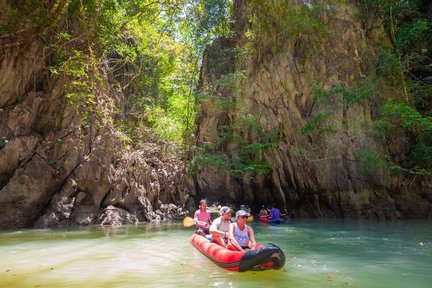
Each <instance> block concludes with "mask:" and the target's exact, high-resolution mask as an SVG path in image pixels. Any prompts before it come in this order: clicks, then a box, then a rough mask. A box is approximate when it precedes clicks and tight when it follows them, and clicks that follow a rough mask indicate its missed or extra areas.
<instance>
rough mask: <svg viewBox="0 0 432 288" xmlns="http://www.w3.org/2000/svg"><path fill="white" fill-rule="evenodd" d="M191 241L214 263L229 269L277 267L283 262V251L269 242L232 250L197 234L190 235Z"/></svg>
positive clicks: (281, 265) (240, 270)
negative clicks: (254, 247) (253, 248)
mask: <svg viewBox="0 0 432 288" xmlns="http://www.w3.org/2000/svg"><path fill="white" fill-rule="evenodd" d="M191 242H192V245H193V246H195V248H197V249H198V250H199V251H200V252H201V253H203V254H204V255H205V256H207V258H209V259H210V260H212V261H213V262H214V263H215V264H216V265H218V266H219V267H221V268H224V269H227V270H229V271H238V272H244V271H248V270H254V271H256V270H267V269H279V268H281V267H283V265H284V264H285V255H284V253H283V252H282V250H281V249H280V248H279V247H277V246H276V245H274V244H271V243H268V244H265V245H258V248H257V249H256V250H248V251H232V250H229V249H227V248H225V247H222V246H220V245H218V244H215V243H211V242H210V241H209V240H207V239H206V238H205V237H202V236H200V235H198V234H193V235H192V237H191Z"/></svg>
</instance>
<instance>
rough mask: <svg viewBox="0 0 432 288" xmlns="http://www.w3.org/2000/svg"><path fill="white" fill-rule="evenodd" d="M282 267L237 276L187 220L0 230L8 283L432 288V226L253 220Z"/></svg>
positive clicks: (0, 282)
mask: <svg viewBox="0 0 432 288" xmlns="http://www.w3.org/2000/svg"><path fill="white" fill-rule="evenodd" d="M252 226H253V228H254V230H255V233H256V238H257V240H258V242H261V243H266V242H272V243H275V244H277V245H278V246H279V247H281V248H282V250H283V251H284V253H285V255H286V258H287V262H286V264H285V267H284V268H283V269H281V270H271V271H264V272H246V273H233V272H228V271H225V270H223V269H221V268H219V267H217V266H216V265H215V264H213V263H212V262H211V261H210V260H208V259H207V258H206V257H204V256H203V255H202V254H201V253H199V252H198V251H197V250H196V249H195V248H194V247H193V246H192V245H191V244H190V243H189V236H190V234H191V233H192V231H193V229H185V228H183V227H182V225H181V223H168V224H143V225H139V226H127V227H120V228H103V227H86V228H69V229H47V230H8V231H0V287H245V288H246V287H247V288H251V287H432V222H431V221H401V222H364V221H363V222H347V221H295V222H291V223H289V224H288V225H286V224H284V225H272V226H270V225H268V224H261V223H254V224H253V225H252Z"/></svg>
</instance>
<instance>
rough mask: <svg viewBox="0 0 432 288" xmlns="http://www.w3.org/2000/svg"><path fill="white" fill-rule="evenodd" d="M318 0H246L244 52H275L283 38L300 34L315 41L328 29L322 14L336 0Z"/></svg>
mask: <svg viewBox="0 0 432 288" xmlns="http://www.w3.org/2000/svg"><path fill="white" fill-rule="evenodd" d="M326 2H327V3H321V2H320V1H317V2H314V4H313V5H312V4H310V3H309V5H303V4H298V3H297V1H291V0H290V1H275V0H271V1H260V0H252V1H250V3H249V5H248V8H249V11H248V12H247V13H248V14H249V15H250V16H249V22H250V23H251V25H250V29H249V30H248V31H247V32H246V37H247V38H248V39H249V43H248V44H247V46H246V47H245V48H244V49H245V50H246V51H247V53H249V54H253V55H255V56H261V55H264V54H265V53H268V52H270V53H273V54H274V53H276V52H278V51H279V50H280V49H281V48H282V47H283V45H284V43H285V42H286V41H287V39H292V38H294V37H302V39H304V40H305V39H306V40H308V41H309V42H310V43H311V44H315V45H316V44H318V43H319V41H320V40H321V39H322V38H323V36H324V35H326V33H327V32H328V27H327V26H326V25H325V23H324V21H323V20H322V19H323V15H324V13H325V11H329V8H330V7H331V5H333V4H336V3H337V2H339V1H326Z"/></svg>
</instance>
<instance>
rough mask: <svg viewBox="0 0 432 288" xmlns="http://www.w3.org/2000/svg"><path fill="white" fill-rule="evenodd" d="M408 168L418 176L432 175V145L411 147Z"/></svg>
mask: <svg viewBox="0 0 432 288" xmlns="http://www.w3.org/2000/svg"><path fill="white" fill-rule="evenodd" d="M408 166H409V167H412V169H413V170H414V171H415V172H416V174H422V175H431V174H432V145H423V144H416V145H413V146H411V149H410V152H409V154H408Z"/></svg>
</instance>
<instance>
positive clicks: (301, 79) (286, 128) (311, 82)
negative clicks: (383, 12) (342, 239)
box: [194, 1, 432, 219]
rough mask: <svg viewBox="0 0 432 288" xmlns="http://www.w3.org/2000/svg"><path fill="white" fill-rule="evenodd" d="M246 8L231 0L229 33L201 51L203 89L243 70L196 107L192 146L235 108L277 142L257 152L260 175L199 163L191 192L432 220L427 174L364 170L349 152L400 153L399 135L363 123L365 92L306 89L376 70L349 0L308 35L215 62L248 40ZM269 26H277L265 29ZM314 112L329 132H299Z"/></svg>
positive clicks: (344, 214)
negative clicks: (378, 134)
mask: <svg viewBox="0 0 432 288" xmlns="http://www.w3.org/2000/svg"><path fill="white" fill-rule="evenodd" d="M300 2H301V1H300ZM248 5H249V4H248V1H235V9H236V11H235V13H234V14H235V17H236V19H237V23H238V27H237V30H236V31H237V34H238V37H237V39H235V41H234V40H231V41H229V40H219V41H217V42H215V43H214V44H213V45H212V46H211V47H209V48H208V49H207V51H206V53H205V55H204V60H203V66H202V71H201V89H202V90H203V91H205V90H206V89H209V88H211V87H213V88H214V87H216V86H217V85H218V84H217V83H218V81H219V80H220V79H222V78H223V76H224V75H228V74H229V73H233V72H235V71H244V72H243V73H244V76H245V77H244V79H243V80H241V82H240V84H239V85H240V89H239V92H237V93H219V94H218V96H215V97H210V98H209V100H207V101H206V102H205V103H204V104H203V105H202V110H201V118H200V120H199V124H198V132H197V145H198V146H203V145H204V144H206V143H209V142H210V143H216V142H218V141H219V142H221V136H220V135H221V131H223V130H224V129H226V126H230V127H234V126H235V125H236V124H235V123H236V121H237V120H239V119H240V118H244V117H245V115H246V116H248V115H249V116H253V117H255V119H256V122H257V123H256V124H257V125H259V126H260V127H262V129H263V130H264V131H265V132H266V133H271V132H272V131H278V135H279V137H280V139H279V141H278V142H277V145H273V146H272V147H270V148H268V149H266V150H265V152H264V154H263V156H262V160H265V161H266V162H267V163H269V164H270V169H269V172H268V173H267V174H264V175H257V174H248V175H247V176H248V177H238V176H234V175H232V174H229V173H226V171H225V170H224V168H222V169H221V168H217V167H208V166H200V168H199V170H198V172H197V174H196V177H195V186H194V193H195V194H196V195H200V196H202V197H208V198H210V199H214V200H217V199H223V200H222V201H227V202H233V203H237V204H241V203H244V204H249V205H252V206H254V207H255V208H256V207H258V206H259V205H262V204H275V205H276V206H279V208H282V209H286V210H287V213H289V215H291V216H294V217H314V218H365V219H396V218H429V219H430V218H432V209H431V208H432V202H431V201H432V192H431V189H430V187H431V181H430V179H421V178H417V179H415V178H412V177H408V178H406V177H404V176H400V175H396V176H395V175H392V174H391V173H390V171H389V170H388V169H387V168H385V167H384V166H379V167H376V169H374V170H373V171H365V170H367V169H365V165H367V163H366V164H365V163H364V162H362V161H360V160H359V159H358V157H356V155H358V153H359V152H360V151H373V152H374V153H376V154H380V155H384V154H386V153H389V154H391V155H392V156H393V157H396V158H397V157H399V158H403V157H404V156H403V154H404V152H405V151H404V149H405V148H404V147H405V142H404V137H403V135H401V136H400V138H398V137H399V136H397V137H395V139H392V141H390V142H387V143H384V142H383V141H382V140H376V139H375V138H374V132H373V129H372V128H371V127H372V120H373V119H374V115H375V114H376V105H377V104H376V103H374V101H373V97H371V98H370V99H369V100H365V101H362V102H361V103H360V102H359V103H347V101H344V99H343V98H342V97H343V96H342V95H341V94H337V93H336V94H335V96H334V97H333V98H331V99H330V100H328V101H321V100H320V99H317V97H315V95H314V91H315V88H314V86H319V87H322V88H323V89H324V90H326V91H329V90H331V89H332V88H335V87H356V85H357V83H359V82H360V81H362V80H363V79H366V78H368V77H372V78H373V77H376V63H377V61H378V53H377V51H378V47H376V46H375V45H376V44H377V43H386V40H385V37H384V33H379V31H377V32H375V33H374V34H373V35H372V36H370V37H367V36H366V34H365V31H364V30H363V29H362V26H361V23H360V22H358V20H356V19H357V18H356V13H357V10H356V9H357V8H356V7H355V5H353V4H344V5H343V6H342V7H340V8H338V9H337V10H336V11H333V12H332V13H331V14H329V15H327V16H325V17H324V19H323V21H324V22H325V24H326V26H327V27H328V28H329V29H328V30H327V31H328V32H327V33H326V34H325V35H324V36H323V38H321V39H319V40H318V41H313V40H311V39H310V38H308V37H307V35H302V33H297V34H295V35H292V36H291V37H287V38H285V39H279V44H278V45H279V48H277V49H272V50H265V51H258V54H255V55H247V57H246V60H243V61H237V62H236V63H237V64H234V62H233V61H228V62H230V63H231V66H230V67H228V68H226V67H224V69H221V64H220V63H226V62H227V59H230V58H232V57H233V56H232V55H231V54H229V53H228V54H229V55H228V54H227V53H224V51H227V49H230V48H232V47H237V48H240V50H241V49H244V47H246V46H245V45H246V44H247V43H248V41H249V40H248V39H246V37H245V35H244V31H246V30H247V28H248V25H250V24H249V23H247V19H246V18H245V15H247V12H246V8H247V6H248ZM302 9H307V7H303V8H302ZM258 17H259V15H258ZM252 25H254V24H252ZM278 32H280V33H282V32H283V31H275V34H276V35H278V34H280V33H278ZM259 48H260V47H255V49H257V50H259ZM317 84H318V85H317ZM217 89H219V91H220V88H216V90H217ZM216 94H217V93H216ZM221 102H230V103H232V106H233V107H234V108H229V109H223V108H220V109H218V108H217V107H218V105H217V103H221ZM219 106H220V105H219ZM328 111H330V113H328ZM325 113H327V114H325ZM319 115H326V117H327V118H326V120H325V122H324V123H325V124H327V125H328V127H331V128H332V132H331V133H325V132H326V131H323V130H315V131H312V132H310V133H301V131H302V128H303V127H305V125H306V124H307V123H308V122H309V121H310V120H312V119H314V118H315V119H316V117H317V116H319ZM233 130H234V132H233V133H234V134H235V135H236V136H240V137H241V138H242V139H245V140H246V141H248V142H249V143H254V142H255V143H256V142H257V140H256V137H255V136H254V135H253V134H252V133H251V130H250V128H249V129H233ZM235 145H236V144H235V143H234V142H233V141H231V142H230V141H228V142H225V143H224V144H222V145H220V146H219V148H218V149H219V151H218V152H220V153H225V154H227V155H230V156H231V157H235V156H236V154H235V153H233V152H229V151H232V150H233V149H231V148H232V147H233V146H235ZM230 153H231V154H230ZM236 153H237V152H236ZM225 169H226V168H225ZM407 179H410V180H407Z"/></svg>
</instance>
